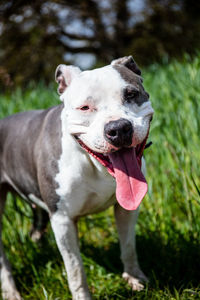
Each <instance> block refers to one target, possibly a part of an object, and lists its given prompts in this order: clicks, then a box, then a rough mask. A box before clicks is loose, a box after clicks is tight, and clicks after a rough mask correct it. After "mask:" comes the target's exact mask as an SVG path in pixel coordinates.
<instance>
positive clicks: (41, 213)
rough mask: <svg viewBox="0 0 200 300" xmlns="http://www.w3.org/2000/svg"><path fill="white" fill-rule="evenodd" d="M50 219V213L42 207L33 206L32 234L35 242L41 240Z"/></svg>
mask: <svg viewBox="0 0 200 300" xmlns="http://www.w3.org/2000/svg"><path fill="white" fill-rule="evenodd" d="M48 221H49V214H48V213H47V212H46V211H45V210H44V209H42V208H40V207H35V208H33V225H32V228H31V232H30V236H31V239H32V240H33V241H34V242H38V241H40V240H41V238H42V236H43V234H44V232H45V229H46V227H47V224H48Z"/></svg>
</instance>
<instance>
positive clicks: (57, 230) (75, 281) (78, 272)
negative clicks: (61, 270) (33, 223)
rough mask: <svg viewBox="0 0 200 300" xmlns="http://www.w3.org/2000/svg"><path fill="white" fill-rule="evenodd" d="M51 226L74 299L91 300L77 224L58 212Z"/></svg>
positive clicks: (52, 219) (52, 218)
mask: <svg viewBox="0 0 200 300" xmlns="http://www.w3.org/2000/svg"><path fill="white" fill-rule="evenodd" d="M51 225H52V228H53V231H54V234H55V238H56V242H57V245H58V248H59V250H60V253H61V255H62V257H63V260H64V264H65V268H66V271H67V276H68V283H69V288H70V290H71V292H72V296H73V299H74V300H89V299H91V296H90V293H89V289H88V285H87V282H86V276H85V272H84V269H83V263H82V259H81V256H80V251H79V245H78V237H77V227H76V224H75V222H74V221H73V220H71V219H70V218H69V217H67V216H65V215H64V213H63V212H56V213H55V214H54V215H53V216H52V217H51Z"/></svg>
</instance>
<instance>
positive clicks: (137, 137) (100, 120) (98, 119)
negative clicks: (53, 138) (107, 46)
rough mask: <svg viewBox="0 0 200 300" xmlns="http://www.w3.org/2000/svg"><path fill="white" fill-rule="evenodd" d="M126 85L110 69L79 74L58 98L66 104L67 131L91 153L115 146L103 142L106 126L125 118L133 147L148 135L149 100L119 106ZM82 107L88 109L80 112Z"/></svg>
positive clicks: (115, 72)
mask: <svg viewBox="0 0 200 300" xmlns="http://www.w3.org/2000/svg"><path fill="white" fill-rule="evenodd" d="M88 82H89V84H88ZM126 86H127V83H126V82H125V81H124V79H122V77H121V76H120V74H119V73H118V72H117V71H116V70H115V69H114V68H113V67H112V66H106V67H104V68H100V69H95V70H92V71H85V72H82V73H80V74H78V75H77V76H76V77H75V78H74V80H73V81H72V82H71V85H70V86H69V87H68V88H67V89H66V90H65V92H64V93H63V95H62V96H61V99H62V100H63V101H64V104H65V111H66V116H67V119H66V122H67V124H68V131H69V132H70V133H71V134H76V135H78V136H79V138H80V139H81V140H82V141H83V142H84V143H85V144H86V145H87V146H88V147H89V148H91V149H93V150H94V151H97V152H101V153H106V152H109V151H110V149H111V148H115V147H113V146H111V145H110V144H109V143H108V142H107V141H105V138H104V126H105V124H106V123H108V122H109V121H111V120H117V119H120V118H125V119H127V120H129V121H130V122H131V123H132V125H133V128H134V134H133V140H132V146H136V145H137V144H138V143H141V142H142V141H143V140H144V138H145V137H146V135H147V133H148V129H149V120H150V118H151V116H152V114H153V109H152V106H151V102H150V101H147V102H144V103H143V104H142V105H141V106H138V105H137V104H128V103H127V104H124V105H122V99H121V93H122V90H123V89H124V88H125V87H126ZM85 105H88V106H89V107H90V110H87V111H82V110H81V109H80V108H81V107H82V106H85Z"/></svg>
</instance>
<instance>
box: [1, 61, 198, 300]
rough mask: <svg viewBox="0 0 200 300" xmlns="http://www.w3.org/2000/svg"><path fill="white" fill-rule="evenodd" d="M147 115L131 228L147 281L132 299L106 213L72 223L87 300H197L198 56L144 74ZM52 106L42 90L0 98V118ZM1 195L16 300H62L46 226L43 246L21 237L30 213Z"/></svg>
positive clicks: (52, 97) (61, 275) (52, 91)
mask: <svg viewBox="0 0 200 300" xmlns="http://www.w3.org/2000/svg"><path fill="white" fill-rule="evenodd" d="M143 75H144V84H145V87H146V90H147V91H148V92H149V93H150V95H151V101H152V103H153V107H154V110H155V116H154V119H153V122H152V126H151V132H150V136H149V139H150V140H152V141H153V145H152V146H151V147H150V148H149V149H148V150H146V151H145V158H146V161H147V171H148V175H147V180H148V183H149V192H148V195H147V196H146V198H145V199H144V200H143V202H142V204H141V209H140V216H139V219H138V225H137V248H138V256H139V261H140V264H141V266H142V269H143V270H144V272H145V273H146V275H147V276H148V277H149V279H150V282H149V285H148V286H147V287H146V289H145V290H144V291H142V292H139V293H133V292H132V291H131V290H130V289H129V287H128V286H127V285H126V283H124V282H123V280H122V279H121V276H120V274H121V271H122V265H121V262H120V259H119V255H120V253H119V245H118V238H117V233H116V229H115V224H114V219H113V215H112V208H110V209H109V210H108V211H106V212H104V213H101V214H98V215H93V216H88V217H86V218H83V219H81V220H80V224H79V230H80V234H79V235H80V246H81V252H82V257H83V261H84V265H85V269H86V273H87V277H88V283H89V287H90V290H91V292H92V293H93V298H94V299H109V300H110V299H148V300H149V299H152V300H155V299H184V300H188V299H200V282H199V281H200V251H199V250H200V236H199V235H200V56H198V57H196V59H194V60H192V61H191V60H190V59H189V58H187V59H186V60H185V62H183V63H178V62H174V63H172V64H170V65H166V66H158V65H153V66H151V67H150V68H148V69H147V70H145V72H144V74H143ZM58 103H59V98H58V96H57V94H56V88H55V86H53V85H52V86H50V87H48V88H45V87H44V86H43V85H42V84H39V85H38V86H36V87H34V86H31V87H30V88H28V89H27V90H25V91H22V90H21V89H18V90H17V91H16V92H14V93H12V94H9V93H8V94H6V95H5V94H4V95H1V96H0V117H1V118H2V117H3V116H6V115H9V114H12V113H16V112H18V111H25V110H28V109H40V108H47V107H49V106H52V105H56V104H58ZM17 207H18V209H19V211H20V212H21V211H22V212H23V214H26V215H28V216H30V218H28V217H25V216H24V215H21V213H20V212H16V207H15V205H14V204H13V199H12V197H11V196H9V199H8V204H7V207H6V213H5V216H4V220H3V223H4V224H3V225H4V231H3V240H4V245H5V249H6V253H7V255H8V257H9V260H10V261H11V263H12V266H13V273H14V276H15V279H16V282H17V285H18V288H19V290H20V292H21V293H22V295H23V298H24V299H34V300H37V299H38V300H43V299H44V300H46V299H48V300H55V299H57V300H58V299H60V300H64V299H70V297H71V296H70V293H69V290H68V285H67V280H66V274H65V270H64V265H63V262H62V259H61V256H60V254H59V252H58V250H57V246H56V244H55V241H54V236H53V233H52V231H51V228H50V226H49V229H48V232H47V234H46V236H45V237H44V241H43V243H41V244H39V245H37V244H35V243H33V242H32V241H31V240H30V238H29V235H28V233H29V229H30V225H31V216H32V213H31V210H30V208H29V207H28V206H27V205H25V207H24V203H23V202H21V200H19V199H18V200H17Z"/></svg>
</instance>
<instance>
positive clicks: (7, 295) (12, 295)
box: [2, 291, 23, 300]
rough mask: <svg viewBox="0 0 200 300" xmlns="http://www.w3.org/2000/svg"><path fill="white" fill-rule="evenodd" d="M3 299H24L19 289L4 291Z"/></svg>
mask: <svg viewBox="0 0 200 300" xmlns="http://www.w3.org/2000/svg"><path fill="white" fill-rule="evenodd" d="M2 298H3V300H23V299H22V297H21V296H20V294H19V293H18V291H2Z"/></svg>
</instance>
